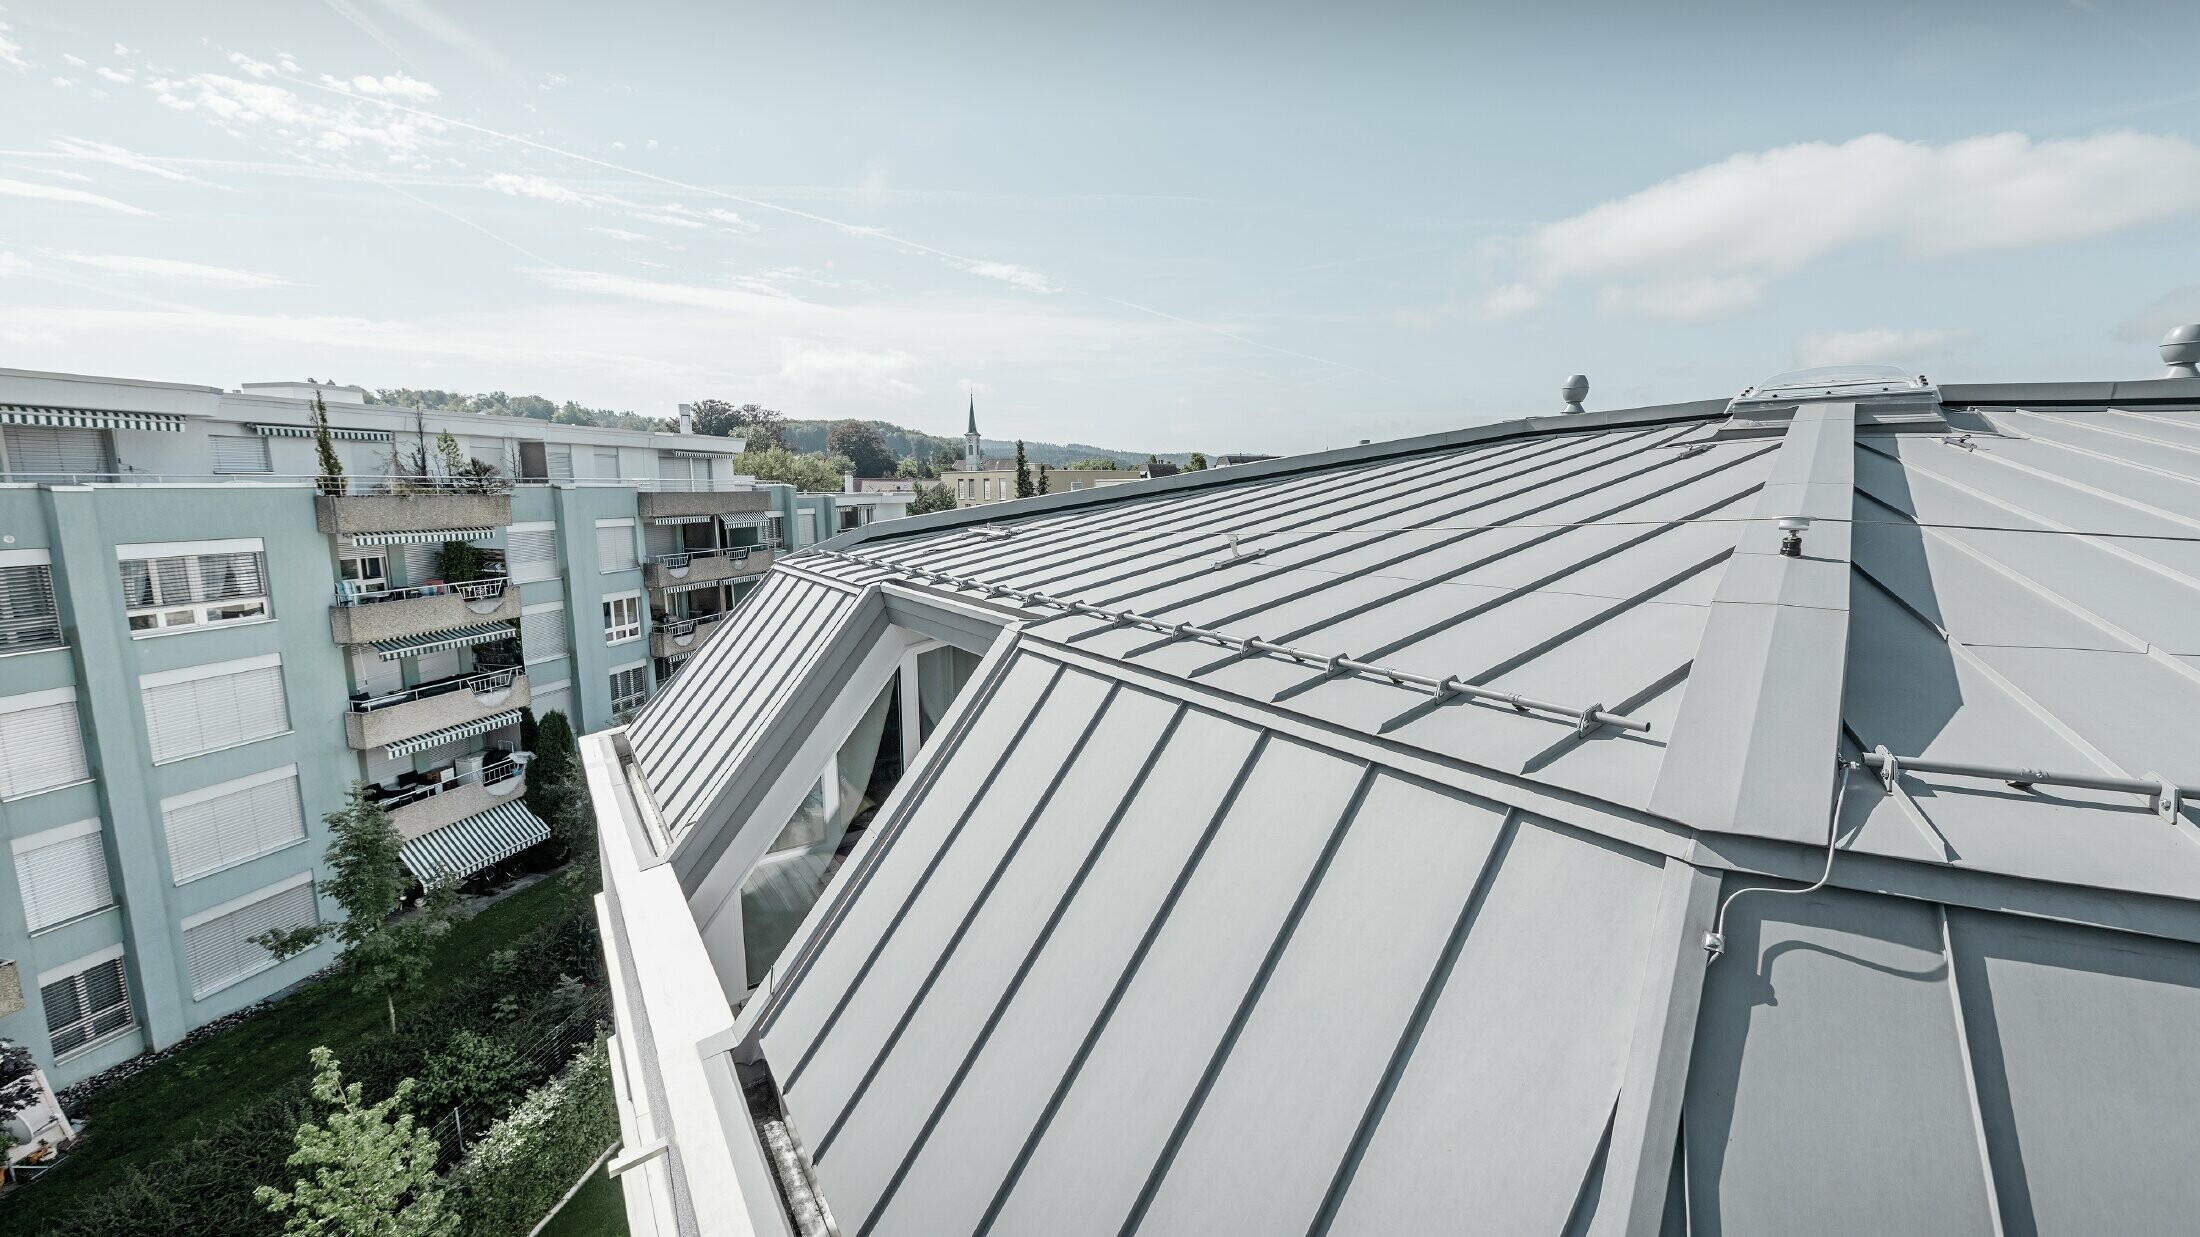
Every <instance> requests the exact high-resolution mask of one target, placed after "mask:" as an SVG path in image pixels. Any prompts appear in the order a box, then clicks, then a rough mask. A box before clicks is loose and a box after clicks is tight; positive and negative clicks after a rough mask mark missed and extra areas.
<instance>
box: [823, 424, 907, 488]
mask: <svg viewBox="0 0 2200 1237" xmlns="http://www.w3.org/2000/svg"><path fill="white" fill-rule="evenodd" d="M825 450H826V451H827V452H828V453H829V454H832V455H845V456H847V457H848V458H849V459H850V460H851V461H853V462H854V463H855V474H856V475H857V476H859V477H885V476H891V475H893V471H894V453H893V452H892V451H890V450H888V449H887V447H886V439H885V437H884V436H882V435H881V434H880V433H879V432H878V427H877V426H875V425H872V424H870V423H868V422H865V421H839V422H835V423H834V425H833V428H831V429H830V430H827V431H826V432H825Z"/></svg>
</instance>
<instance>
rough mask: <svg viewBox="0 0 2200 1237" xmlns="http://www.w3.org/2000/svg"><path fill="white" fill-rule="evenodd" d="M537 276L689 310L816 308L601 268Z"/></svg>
mask: <svg viewBox="0 0 2200 1237" xmlns="http://www.w3.org/2000/svg"><path fill="white" fill-rule="evenodd" d="M535 275H536V277H537V278H540V279H541V280H542V281H543V282H544V283H547V284H549V285H550V286H551V287H553V288H560V289H563V290H565V291H567V292H585V293H588V294H589V295H592V296H611V297H618V298H620V299H622V300H629V301H644V302H648V303H650V304H656V305H681V306H685V307H687V308H689V309H710V310H717V311H719V312H722V313H771V314H785V313H788V312H791V311H799V310H806V309H813V308H815V307H814V306H811V305H809V304H808V303H807V302H804V301H800V300H797V299H796V298H794V297H791V296H787V295H785V294H784V293H779V294H774V293H770V292H762V291H758V290H756V289H754V288H714V287H711V286H709V285H707V284H687V283H660V282H658V281H656V280H650V279H636V278H634V277H632V276H630V275H612V274H607V273H603V272H599V271H569V270H540V271H536V272H535Z"/></svg>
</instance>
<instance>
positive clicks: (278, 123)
mask: <svg viewBox="0 0 2200 1237" xmlns="http://www.w3.org/2000/svg"><path fill="white" fill-rule="evenodd" d="M423 84H425V83H423ZM146 86H147V88H148V89H150V90H151V91H152V92H153V95H154V97H155V98H157V99H159V100H160V101H161V103H162V104H164V105H166V106H168V107H171V108H174V109H175V110H177V111H179V112H189V113H193V114H196V115H199V116H201V117H203V118H205V119H206V120H207V121H208V122H210V123H212V124H214V125H216V126H218V127H220V128H221V129H223V130H225V131H226V132H228V133H231V134H233V135H235V136H238V137H243V136H245V135H246V134H247V133H248V132H251V131H263V132H268V133H271V134H272V135H274V136H275V137H277V138H278V139H281V140H284V141H287V142H289V143H290V144H292V145H293V146H296V147H299V148H301V149H303V150H306V151H314V152H319V153H324V154H333V153H339V152H343V151H347V150H351V149H353V148H354V147H362V146H363V147H368V148H371V149H374V150H378V151H380V152H382V153H384V154H387V155H390V156H392V157H394V158H401V159H402V158H412V157H415V156H418V155H421V154H422V153H424V152H425V151H427V150H428V149H429V148H430V147H431V146H434V145H437V144H438V142H439V137H438V135H440V134H441V133H442V132H443V131H444V129H445V128H446V126H445V125H444V123H443V122H442V121H441V120H439V119H437V118H435V117H433V116H426V115H421V114H417V113H412V112H403V111H398V110H395V109H393V108H387V107H377V106H375V105H373V104H372V103H367V102H363V101H362V102H351V101H347V102H344V103H342V104H338V105H330V104H323V103H318V102H313V101H309V100H306V99H302V98H300V97H299V96H298V95H297V94H295V93H293V92H292V91H290V90H289V89H288V88H286V87H283V86H278V85H275V84H273V83H270V82H262V81H243V80H240V79H238V78H234V77H230V76H227V75H226V74H221V73H195V74H192V75H190V76H188V77H184V78H176V79H171V78H159V79H156V80H154V81H151V82H148V83H146Z"/></svg>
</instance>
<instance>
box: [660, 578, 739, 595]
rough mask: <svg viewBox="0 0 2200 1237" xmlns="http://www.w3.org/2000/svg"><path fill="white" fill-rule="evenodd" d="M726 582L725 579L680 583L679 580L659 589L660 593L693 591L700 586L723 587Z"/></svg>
mask: <svg viewBox="0 0 2200 1237" xmlns="http://www.w3.org/2000/svg"><path fill="white" fill-rule="evenodd" d="M725 584H726V582H725V581H724V580H704V581H702V582H700V583H696V584H680V583H678V582H674V583H672V584H667V585H665V586H664V587H663V588H661V589H658V590H657V591H658V592H660V593H692V592H694V591H695V590H697V589H699V588H723V587H725Z"/></svg>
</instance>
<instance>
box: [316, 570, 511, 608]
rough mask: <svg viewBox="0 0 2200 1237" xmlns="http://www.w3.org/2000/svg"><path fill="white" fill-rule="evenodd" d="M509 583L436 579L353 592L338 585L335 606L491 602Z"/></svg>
mask: <svg viewBox="0 0 2200 1237" xmlns="http://www.w3.org/2000/svg"><path fill="white" fill-rule="evenodd" d="M508 583H509V581H508V580H507V578H506V577H504V576H502V575H492V576H485V577H483V578H482V579H479V580H467V581H465V582H463V583H460V584H447V583H445V582H443V581H441V580H438V581H436V582H434V583H432V584H414V585H410V586H408V587H405V588H378V589H356V588H353V587H351V586H350V585H348V584H339V585H337V586H336V604H337V605H340V606H371V605H377V604H380V603H382V602H386V601H412V600H413V599H415V598H419V597H463V598H465V599H466V600H468V601H493V600H495V599H497V598H499V597H502V596H504V590H505V587H506V586H507V584H508Z"/></svg>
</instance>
